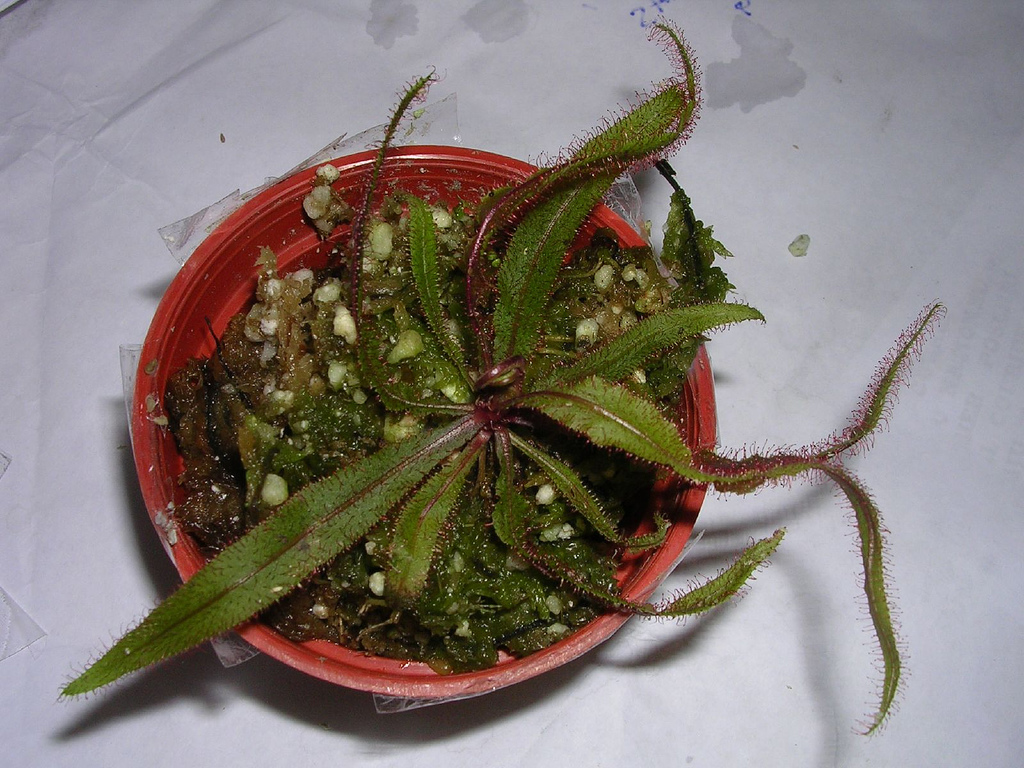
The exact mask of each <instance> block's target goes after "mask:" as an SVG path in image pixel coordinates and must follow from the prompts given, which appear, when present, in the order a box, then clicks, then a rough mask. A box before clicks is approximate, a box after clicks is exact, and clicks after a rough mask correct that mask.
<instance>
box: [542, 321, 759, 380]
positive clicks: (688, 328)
mask: <svg viewBox="0 0 1024 768" xmlns="http://www.w3.org/2000/svg"><path fill="white" fill-rule="evenodd" d="M743 320H762V321H763V320H764V317H763V316H762V315H761V313H760V312H758V311H757V310H756V309H754V308H753V307H748V306H746V305H745V304H701V305H697V306H692V307H682V308H680V309H670V310H666V311H664V312H659V313H658V314H655V315H651V316H649V317H647V318H645V319H644V320H642V321H641V322H639V323H637V324H636V325H634V326H633V327H631V328H629V329H628V330H626V331H624V332H623V333H621V334H620V335H618V336H616V337H615V338H614V339H612V340H611V341H609V342H607V343H606V344H604V345H603V346H600V347H598V348H596V349H593V350H589V349H588V350H587V353H586V354H585V355H583V356H582V357H581V358H580V359H579V360H577V361H576V362H575V363H573V364H572V365H570V366H567V367H565V368H561V369H556V370H555V371H553V372H552V373H551V374H550V375H549V376H547V377H546V378H545V380H544V381H543V382H541V383H539V384H538V385H537V387H538V388H544V387H546V386H549V385H550V384H555V383H557V384H561V385H564V384H568V383H570V382H573V381H578V380H580V379H583V378H586V377H588V376H600V377H601V378H603V379H606V380H608V381H620V380H622V379H623V378H625V377H626V376H628V375H630V374H631V373H633V371H636V370H637V369H639V368H643V367H644V364H645V363H647V362H648V361H649V360H651V359H652V358H653V357H655V356H657V355H659V354H660V353H663V352H665V351H666V350H668V349H671V348H672V347H674V346H676V345H678V344H680V343H682V342H683V341H685V340H687V339H690V338H694V337H697V336H700V335H702V334H704V333H706V332H707V331H710V330H711V329H713V328H719V327H721V326H723V325H728V324H730V323H738V322H741V321H743Z"/></svg>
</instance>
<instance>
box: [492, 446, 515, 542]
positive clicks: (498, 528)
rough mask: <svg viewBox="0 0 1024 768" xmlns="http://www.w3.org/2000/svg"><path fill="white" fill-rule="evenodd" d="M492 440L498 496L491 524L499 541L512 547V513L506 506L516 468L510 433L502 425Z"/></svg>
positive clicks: (510, 497)
mask: <svg viewBox="0 0 1024 768" xmlns="http://www.w3.org/2000/svg"><path fill="white" fill-rule="evenodd" d="M494 442H495V444H496V446H497V450H496V451H495V453H496V455H497V458H498V479H497V481H496V482H495V489H496V491H497V496H498V498H497V500H496V501H495V503H494V508H493V509H492V510H491V524H492V525H493V526H494V534H495V536H497V537H498V539H499V541H501V543H502V544H504V545H505V546H506V547H512V546H513V545H514V543H515V538H514V537H513V535H512V528H511V522H510V521H511V519H512V517H513V516H514V513H513V512H511V511H510V510H509V508H508V505H509V504H511V503H512V494H511V493H510V492H509V488H510V487H512V486H513V485H514V484H515V478H516V477H517V474H518V469H517V467H516V461H515V457H514V456H513V451H512V439H511V433H510V432H509V431H508V429H506V428H504V427H501V428H499V429H497V430H495V432H494Z"/></svg>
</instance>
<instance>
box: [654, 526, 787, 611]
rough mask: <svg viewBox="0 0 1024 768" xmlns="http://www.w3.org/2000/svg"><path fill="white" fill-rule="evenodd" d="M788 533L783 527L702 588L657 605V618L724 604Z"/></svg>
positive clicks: (738, 558) (754, 546)
mask: <svg viewBox="0 0 1024 768" xmlns="http://www.w3.org/2000/svg"><path fill="white" fill-rule="evenodd" d="M785 534H786V530H785V529H784V528H780V529H779V530H777V531H775V533H773V534H772V535H771V536H769V537H767V538H764V539H761V540H760V541H756V542H754V543H753V544H752V545H750V546H749V547H748V548H747V549H745V550H743V552H741V553H740V555H739V556H738V557H737V558H736V560H735V561H734V562H733V564H732V565H730V566H729V567H728V568H726V569H725V570H724V571H722V572H721V573H720V574H718V575H717V576H716V577H714V578H713V579H708V580H707V581H705V582H704V583H703V584H701V585H700V586H697V587H694V588H693V589H690V590H687V591H686V592H683V593H682V594H680V595H677V596H676V597H674V598H672V599H671V600H668V601H666V602H665V603H662V604H659V605H657V606H655V611H654V613H655V614H656V615H658V616H675V617H682V616H694V615H696V614H699V613H704V612H706V611H709V610H711V609H712V608H714V607H716V606H718V605H721V604H722V603H724V602H726V601H727V600H729V599H730V598H731V597H733V596H734V595H736V594H737V593H738V592H739V591H740V589H741V588H742V587H743V585H744V584H746V583H747V582H748V581H749V580H750V577H751V576H753V575H754V572H755V571H756V570H757V569H758V568H760V567H762V566H763V565H764V564H765V563H766V562H767V560H768V558H769V557H771V556H772V554H774V552H775V550H776V549H778V547H779V544H781V543H782V537H783V536H785Z"/></svg>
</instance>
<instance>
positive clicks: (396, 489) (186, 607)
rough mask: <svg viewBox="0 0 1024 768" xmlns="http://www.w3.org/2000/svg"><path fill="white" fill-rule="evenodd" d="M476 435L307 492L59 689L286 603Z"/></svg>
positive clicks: (435, 437)
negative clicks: (294, 591) (302, 584)
mask: <svg viewBox="0 0 1024 768" xmlns="http://www.w3.org/2000/svg"><path fill="white" fill-rule="evenodd" d="M478 430H479V428H478V427H477V426H476V425H474V424H473V422H472V420H471V419H465V420H463V421H461V422H457V423H456V424H455V425H449V426H447V427H444V428H439V429H436V430H434V431H431V432H426V433H423V434H422V435H420V436H418V437H417V438H414V439H410V440H408V441H405V442H403V443H399V444H397V445H392V446H389V447H386V448H384V449H383V450H381V451H379V452H378V453H375V454H373V455H371V456H370V457H368V458H366V459H364V460H363V461H360V462H358V463H356V464H354V465H351V466H349V467H346V468H344V469H342V470H339V471H338V472H337V473H335V474H334V475H331V476H330V477H328V478H326V479H324V480H321V481H319V482H317V483H314V484H312V485H309V486H307V487H306V488H305V489H303V490H302V491H300V492H298V493H296V494H295V495H294V496H292V498H291V499H289V500H288V501H287V502H285V504H284V505H282V506H281V508H280V509H279V510H278V511H277V512H276V513H275V514H274V515H273V516H272V517H270V518H269V519H268V520H266V521H265V522H264V523H262V524H261V525H259V526H258V527H256V528H254V529H253V530H251V531H250V532H249V533H247V534H246V535H245V536H243V537H242V538H241V539H239V540H238V541H237V542H235V543H234V544H232V545H231V546H230V547H228V548H227V549H225V550H224V551H223V552H221V553H220V554H219V555H218V556H217V557H216V558H214V559H213V560H211V561H210V562H209V563H208V564H207V565H206V566H205V567H204V568H203V569H202V570H200V571H199V572H198V573H196V574H195V576H193V577H192V578H191V579H190V580H189V581H187V582H186V583H185V584H184V585H182V587H181V588H180V589H178V591H177V592H175V593H174V594H173V595H171V596H170V597H169V598H168V599H167V600H165V601H164V602H163V603H161V604H160V605H159V606H157V608H155V609H154V610H153V612H152V613H150V614H149V616H147V617H146V618H145V619H144V620H143V622H142V623H141V624H140V625H139V626H138V627H136V628H135V629H133V630H132V631H131V632H129V633H128V634H127V635H125V636H124V637H123V638H122V639H121V640H119V641H118V642H117V643H116V644H115V645H114V646H113V647H112V648H111V649H110V650H109V651H107V653H106V654H105V655H104V656H102V657H101V658H100V659H99V660H98V661H96V662H95V663H94V664H93V665H92V666H91V667H89V668H88V669H87V670H86V671H85V672H84V673H83V674H82V675H81V676H80V677H78V678H77V679H75V680H73V681H72V682H71V683H69V684H68V685H67V687H66V688H65V689H64V694H65V695H69V696H70V695H76V694H81V693H86V692H88V691H91V690H93V689H95V688H98V687H100V686H102V685H106V684H107V683H110V682H112V681H114V680H116V679H117V678H119V677H121V676H122V675H125V674H127V673H129V672H132V671H134V670H136V669H141V668H142V667H145V666H148V665H149V664H153V663H155V662H157V661H160V660H162V659H165V658H167V657H169V656H173V655H174V654H176V653H180V652H182V651H185V650H187V649H189V648H192V647H194V646H196V645H198V644H199V643H201V642H203V641H204V640H208V639H210V638H211V637H214V636H216V635H218V634H220V633H222V632H225V631H227V630H229V629H231V628H232V627H234V626H236V625H238V624H240V623H242V622H243V621H246V620H247V619H249V618H251V617H252V616H254V615H256V614H257V613H258V612H259V611H261V610H263V609H264V608H266V607H267V606H269V605H270V604H272V603H274V602H275V601H276V600H278V599H280V598H281V597H284V596H285V595H286V594H288V592H290V591H291V590H292V589H294V588H295V587H296V586H297V585H298V584H299V583H300V582H301V581H302V580H303V579H305V578H306V577H307V576H308V575H309V574H310V573H312V572H313V571H314V570H315V569H316V568H317V567H319V566H320V565H322V564H323V563H325V562H327V561H328V560H329V559H330V558H332V557H334V556H335V555H336V554H338V553H339V552H341V551H343V550H344V549H346V548H347V547H349V546H351V545H352V544H353V543H355V542H356V541H358V540H359V538H360V537H362V536H363V535H364V534H365V533H366V532H367V531H368V530H369V529H370V528H371V527H372V526H373V525H374V523H376V522H377V521H378V520H379V519H380V517H381V516H382V515H383V514H385V513H386V512H387V511H388V510H389V509H390V508H391V507H392V506H394V505H395V504H396V503H397V502H398V501H399V500H400V499H401V498H402V497H403V496H404V495H405V494H406V493H408V492H409V491H410V490H411V489H412V488H414V487H415V486H416V485H418V484H419V482H420V481H421V480H422V479H423V477H424V476H425V475H426V474H427V473H428V472H429V471H430V470H431V469H432V468H433V467H434V466H436V465H437V463H438V462H440V461H442V460H443V459H444V458H445V457H446V456H448V455H449V454H450V453H451V452H452V451H453V450H457V449H458V448H460V447H461V446H462V445H464V444H465V443H466V442H467V441H468V440H469V439H471V437H472V436H473V434H474V432H476V431H478Z"/></svg>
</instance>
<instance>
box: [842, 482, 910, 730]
mask: <svg viewBox="0 0 1024 768" xmlns="http://www.w3.org/2000/svg"><path fill="white" fill-rule="evenodd" d="M822 471H823V472H825V474H827V475H828V476H829V477H830V478H832V480H833V481H834V482H835V483H836V485H838V486H839V488H840V490H842V492H843V493H844V494H845V495H846V499H847V501H849V503H850V506H851V507H852V508H853V512H854V515H855V517H856V520H857V534H858V537H859V538H860V554H861V561H862V563H863V566H864V594H865V595H866V596H867V600H868V613H869V614H870V616H871V623H872V626H873V627H874V630H875V637H876V638H877V639H878V645H879V648H880V649H881V651H882V687H881V694H880V701H879V704H878V710H877V711H876V712H875V714H874V715H873V716H872V719H871V724H870V725H869V726H868V728H867V730H866V733H868V734H870V733H874V732H875V731H877V730H878V728H879V727H881V725H882V723H883V722H885V719H886V717H888V715H889V713H890V712H891V711H892V705H893V702H894V701H895V700H896V694H897V693H898V691H899V686H900V677H901V674H902V671H903V663H902V660H901V659H900V647H899V641H898V640H897V638H896V630H895V629H894V628H893V622H892V609H891V607H890V605H889V597H888V590H887V589H886V585H885V581H886V579H885V542H884V538H883V536H882V530H883V528H882V521H881V516H880V514H879V511H878V507H876V506H875V503H874V502H873V501H872V500H871V495H870V494H869V493H868V492H867V490H866V489H865V488H864V486H863V485H861V483H860V482H859V481H858V480H857V479H856V478H854V477H853V476H852V475H851V474H850V473H849V472H847V471H846V470H845V469H843V468H841V467H837V466H832V465H829V466H824V467H822Z"/></svg>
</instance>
